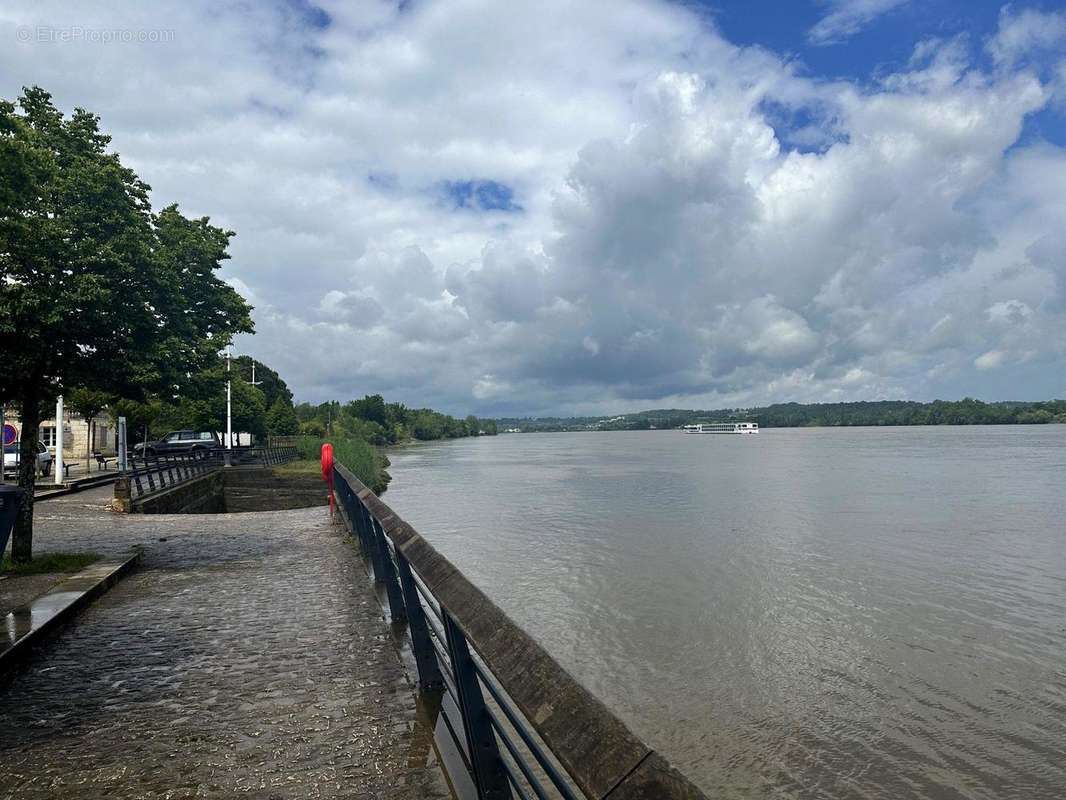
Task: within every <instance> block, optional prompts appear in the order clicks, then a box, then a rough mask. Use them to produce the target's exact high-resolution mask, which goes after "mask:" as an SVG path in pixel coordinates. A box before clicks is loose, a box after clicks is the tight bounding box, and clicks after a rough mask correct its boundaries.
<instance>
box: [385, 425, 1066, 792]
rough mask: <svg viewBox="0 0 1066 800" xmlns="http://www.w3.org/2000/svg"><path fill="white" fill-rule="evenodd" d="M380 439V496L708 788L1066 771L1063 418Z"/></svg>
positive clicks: (980, 783)
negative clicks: (409, 441)
mask: <svg viewBox="0 0 1066 800" xmlns="http://www.w3.org/2000/svg"><path fill="white" fill-rule="evenodd" d="M390 457H391V458H392V462H393V466H392V468H391V470H390V471H391V472H392V474H393V477H394V481H393V483H392V485H391V487H390V489H389V491H388V494H387V495H386V500H387V502H388V503H389V504H390V505H392V507H393V508H395V509H396V510H397V511H398V513H399V514H400V515H401V516H403V517H404V518H405V519H406V520H407V521H408V522H410V523H412V524H413V525H414V526H415V527H416V528H417V529H418V530H419V531H420V532H421V533H422V534H423V535H424V536H425V537H426V538H427V539H428V540H429V541H430V542H432V543H433V544H434V545H435V546H436V547H437V548H438V549H439V550H440V551H441V552H443V553H444V554H445V555H446V556H448V558H450V559H451V560H452V561H453V562H454V563H455V564H456V565H457V566H458V567H459V568H460V569H462V570H463V571H464V572H465V573H466V574H467V575H468V576H469V577H470V578H471V579H472V580H473V581H474V582H475V583H476V584H477V585H478V586H480V587H481V588H482V589H483V590H484V591H485V592H486V593H487V594H488V595H489V596H490V597H491V598H492V599H493V600H494V601H495V602H496V603H497V604H498V605H499V606H500V607H501V608H502V609H503V610H504V611H505V612H506V613H507V614H508V615H509V616H511V618H512V619H514V620H515V621H516V622H518V623H519V624H520V625H521V626H523V627H524V628H525V629H526V630H527V631H529V632H530V633H531V634H532V635H533V636H535V637H536V638H537V639H538V640H539V641H540V642H541V643H542V644H543V645H544V646H545V647H546V648H547V649H548V650H549V651H550V652H551V653H552V655H554V656H555V657H556V659H557V660H559V662H560V663H562V664H563V665H564V666H565V667H566V668H567V669H568V670H570V672H571V673H572V674H573V675H574V676H575V677H576V678H578V679H579V680H580V681H581V682H582V683H584V684H585V685H586V686H587V687H588V688H589V689H590V690H592V691H593V692H594V693H595V694H596V695H598V696H599V697H600V698H601V699H603V700H604V701H605V702H606V703H607V704H608V705H609V706H610V707H611V708H612V709H613V710H614V711H615V712H616V713H618V714H619V715H620V716H621V717H622V718H623V719H625V720H626V721H627V722H628V723H629V724H630V725H631V726H632V727H633V729H634V730H635V731H636V732H637V733H638V734H639V735H641V736H642V737H643V738H644V739H645V740H646V741H648V742H649V744H651V745H652V746H653V747H655V748H657V749H659V750H660V751H661V752H662V753H663V754H664V755H665V756H666V757H667V758H669V759H670V760H671V761H672V762H673V763H674V764H675V766H677V767H679V768H680V769H681V770H682V771H684V772H685V773H686V774H687V775H688V776H689V777H691V778H692V779H693V780H695V781H696V782H697V783H699V784H700V785H701V786H702V787H703V788H704V789H705V790H707V791H708V792H709V793H711V794H712V796H724V797H770V796H773V797H788V798H893V799H895V798H919V797H921V798H929V797H932V798H942V797H943V798H956V797H958V798H963V797H965V798H1005V797H1018V798H1052V797H1054V798H1061V797H1063V796H1064V795H1066V425H1046V426H1010V427H1006V426H1004V427H983V426H982V427H922V428H821V429H815V428H808V429H767V430H763V431H762V432H761V433H760V434H759V435H758V436H686V435H683V434H681V433H679V432H676V431H641V432H629V433H569V434H520V435H514V434H512V435H501V436H498V437H483V438H480V439H465V440H457V441H452V442H447V443H440V444H430V445H423V446H415V447H410V448H406V449H401V450H398V451H396V452H394V453H391V454H390Z"/></svg>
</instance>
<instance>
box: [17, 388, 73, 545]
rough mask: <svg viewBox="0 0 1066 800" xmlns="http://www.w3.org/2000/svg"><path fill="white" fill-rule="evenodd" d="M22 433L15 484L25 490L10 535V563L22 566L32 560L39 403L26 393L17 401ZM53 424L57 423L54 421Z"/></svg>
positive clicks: (33, 393) (39, 430) (31, 391)
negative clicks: (16, 481) (19, 408)
mask: <svg viewBox="0 0 1066 800" xmlns="http://www.w3.org/2000/svg"><path fill="white" fill-rule="evenodd" d="M21 411H22V431H21V432H20V433H19V466H18V485H19V488H21V489H25V490H26V496H25V497H24V498H23V500H22V508H20V509H19V515H18V517H17V518H16V519H15V529H14V531H12V533H11V560H12V562H14V563H15V564H25V563H27V562H28V561H29V560H30V559H32V558H33V490H34V488H35V487H36V486H37V442H38V440H39V439H40V437H41V401H40V398H39V397H38V396H37V392H36V391H34V390H33V389H29V390H27V391H26V392H25V393H24V394H23V395H22V398H21ZM56 424H57V425H58V424H61V422H60V421H58V420H57V422H56Z"/></svg>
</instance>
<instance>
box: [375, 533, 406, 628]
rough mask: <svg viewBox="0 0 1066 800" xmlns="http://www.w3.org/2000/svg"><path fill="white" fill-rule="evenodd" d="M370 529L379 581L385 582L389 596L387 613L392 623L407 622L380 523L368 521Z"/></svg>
mask: <svg viewBox="0 0 1066 800" xmlns="http://www.w3.org/2000/svg"><path fill="white" fill-rule="evenodd" d="M370 527H371V528H372V529H373V531H374V538H375V539H377V545H378V553H379V554H380V559H379V560H380V562H381V573H382V574H381V580H383V581H385V591H386V592H388V595H389V613H390V614H392V619H393V621H394V622H404V621H406V620H407V610H406V609H405V608H404V602H403V591H402V590H401V589H400V582H399V581H398V580H397V579H396V567H395V566H394V564H393V561H392V554H391V553H390V552H389V543H388V541H387V540H386V539H385V530H384V529H383V528H382V527H381V523H379V522H378V521H377V520H376V519H373V518H371V520H370Z"/></svg>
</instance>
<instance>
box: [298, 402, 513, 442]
mask: <svg viewBox="0 0 1066 800" xmlns="http://www.w3.org/2000/svg"><path fill="white" fill-rule="evenodd" d="M294 410H295V415H296V419H297V420H298V422H299V431H300V433H301V434H303V435H306V436H318V437H327V436H336V435H344V436H350V437H354V438H358V439H362V440H363V441H366V442H369V443H370V444H373V445H377V446H379V447H383V446H385V445H390V444H398V443H400V442H403V441H407V440H410V439H417V440H420V441H433V440H436V439H458V438H460V437H463V436H495V435H496V431H497V427H496V422H495V421H494V420H479V419H478V418H477V417H475V416H473V415H470V416H468V417H466V418H464V419H460V418H458V417H453V416H450V415H449V414H443V413H441V412H440V411H434V410H433V409H430V408H413V409H412V408H408V407H407V406H405V405H404V404H403V403H386V402H385V398H383V397H382V396H381V395H380V394H372V395H370V394H368V395H366V396H365V397H363V398H362V399H361V400H351V401H349V402H347V403H344V404H343V405H342V404H341V403H339V402H336V401H330V402H326V403H320V404H318V405H312V404H311V403H300V404H298V405H297V406H296V407H295V409H294Z"/></svg>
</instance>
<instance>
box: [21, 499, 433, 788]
mask: <svg viewBox="0 0 1066 800" xmlns="http://www.w3.org/2000/svg"><path fill="white" fill-rule="evenodd" d="M111 496H112V489H111V487H110V486H108V487H104V488H101V489H95V490H89V491H85V492H81V493H78V494H73V495H69V496H66V497H62V498H56V499H52V500H49V501H48V502H45V503H40V504H39V505H37V506H36V509H35V516H36V535H35V548H36V549H37V550H38V551H39V552H45V551H50V550H67V551H71V550H91V551H95V552H97V553H100V554H102V555H105V556H109V555H121V554H125V553H128V552H129V551H130V549H131V548H132V547H134V546H141V547H143V548H144V558H143V563H142V567H141V569H140V570H139V571H138V572H136V573H134V574H133V575H131V576H130V577H128V578H127V579H125V580H124V581H123V582H121V583H120V584H118V585H117V586H115V587H114V588H113V589H112V590H111V591H110V592H109V593H108V594H106V595H105V596H104V597H103V598H101V599H100V600H98V601H97V602H96V603H94V604H93V605H92V606H91V607H90V608H89V609H87V610H86V611H85V612H83V613H82V614H81V615H80V616H79V617H78V618H77V620H76V621H75V622H74V623H72V624H71V625H69V626H67V627H66V628H64V629H63V630H62V631H61V632H60V633H59V635H58V636H57V637H55V638H54V639H53V640H52V641H51V642H50V643H49V644H47V645H45V646H44V647H43V648H42V649H41V651H40V652H38V653H37V654H36V655H35V657H34V658H33V659H32V660H31V662H30V663H29V664H28V665H26V666H25V667H24V668H23V669H22V670H21V671H20V672H19V673H18V674H17V675H16V676H15V677H14V679H13V680H12V681H11V682H10V683H9V684H7V685H6V686H5V687H3V688H2V689H0V798H9V797H10V798H55V797H72V798H94V799H95V798H99V797H116V798H134V797H136V798H147V799H154V798H170V799H171V800H177V799H178V798H192V797H198V798H199V797H234V796H247V797H256V798H290V797H291V798H305V797H316V798H332V797H367V798H390V800H392V799H393V798H399V799H400V800H404V799H405V798H448V797H450V796H451V795H450V793H449V790H448V788H447V785H446V783H445V781H444V778H443V775H442V773H441V770H440V769H439V767H438V765H437V763H436V761H435V755H434V751H433V748H432V739H431V733H430V731H429V730H428V728H427V726H426V725H425V724H424V723H422V722H420V721H419V718H418V715H417V710H416V702H415V694H414V690H413V688H412V686H411V684H410V682H409V680H408V677H407V675H406V673H405V670H404V668H403V666H402V664H401V662H400V659H399V657H398V655H397V651H396V646H395V643H394V641H393V634H392V632H391V629H390V627H389V625H388V624H387V623H386V622H385V620H384V617H383V613H382V611H381V608H380V606H379V604H378V600H377V598H376V596H375V594H374V591H373V588H372V585H371V584H370V583H369V582H368V580H367V577H366V573H365V571H364V568H363V565H362V562H361V560H360V558H359V555H358V554H357V553H356V551H355V550H354V549H353V547H352V544H351V539H350V537H349V536H348V534H347V533H346V532H345V530H344V528H343V527H341V526H339V525H334V524H331V523H330V521H329V516H328V512H327V511H326V509H325V508H321V507H320V508H308V509H299V510H292V511H269V512H259V513H251V514H216V515H202V516H201V515H140V514H134V515H125V514H113V513H111V512H109V511H107V510H105V507H106V504H107V502H108V500H109V499H110V497H111Z"/></svg>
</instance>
